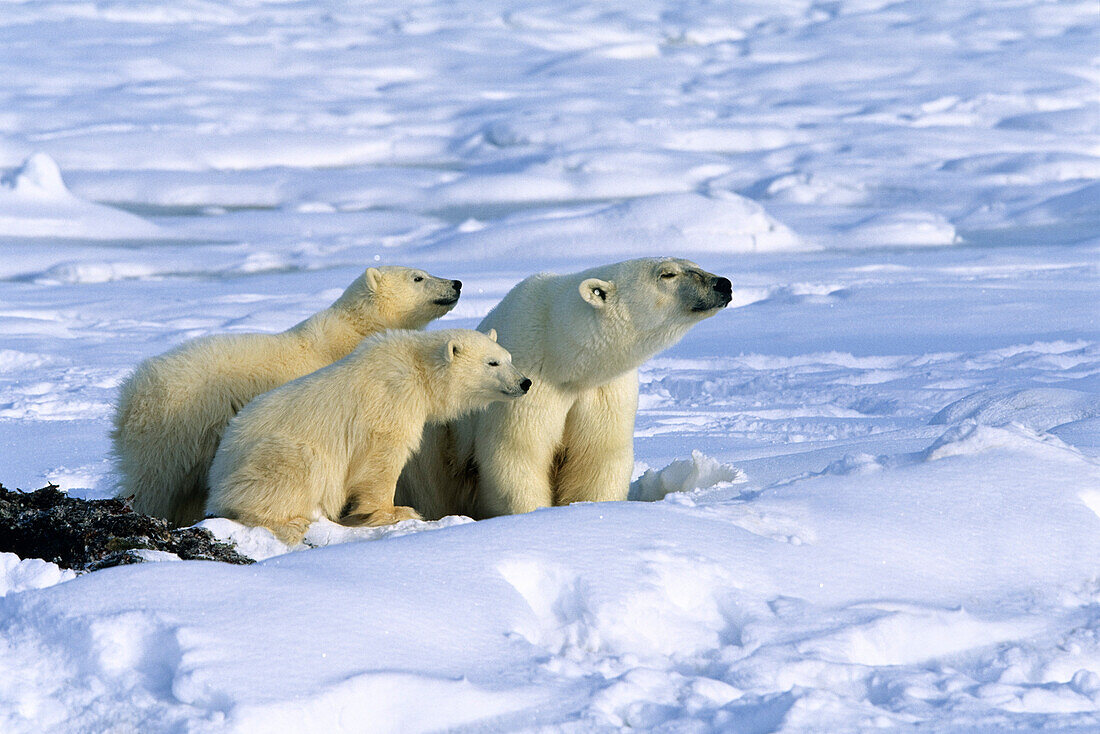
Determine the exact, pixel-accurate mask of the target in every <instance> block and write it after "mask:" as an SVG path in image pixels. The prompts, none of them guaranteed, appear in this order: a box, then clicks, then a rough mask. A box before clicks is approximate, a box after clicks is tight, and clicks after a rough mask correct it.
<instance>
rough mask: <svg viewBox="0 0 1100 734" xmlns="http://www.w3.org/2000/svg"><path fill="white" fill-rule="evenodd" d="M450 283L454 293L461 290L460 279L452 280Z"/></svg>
mask: <svg viewBox="0 0 1100 734" xmlns="http://www.w3.org/2000/svg"><path fill="white" fill-rule="evenodd" d="M451 285H453V286H454V289H455V293H458V292H459V291H461V290H462V281H461V280H452V281H451Z"/></svg>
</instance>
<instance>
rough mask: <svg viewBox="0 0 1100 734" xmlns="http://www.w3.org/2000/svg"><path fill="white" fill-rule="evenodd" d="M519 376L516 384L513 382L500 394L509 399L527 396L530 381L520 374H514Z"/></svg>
mask: <svg viewBox="0 0 1100 734" xmlns="http://www.w3.org/2000/svg"><path fill="white" fill-rule="evenodd" d="M516 374H517V375H518V376H519V381H518V382H513V383H512V384H511V385H510V386H509V387H507V388H506V389H504V390H501V392H502V393H503V394H505V395H507V396H508V397H510V398H520V397H523V396H524V395H526V394H527V391H528V390H530V389H531V384H532V383H531V379H530V378H528V377H524V376H523V375H522V374H520V373H518V372H517V373H516Z"/></svg>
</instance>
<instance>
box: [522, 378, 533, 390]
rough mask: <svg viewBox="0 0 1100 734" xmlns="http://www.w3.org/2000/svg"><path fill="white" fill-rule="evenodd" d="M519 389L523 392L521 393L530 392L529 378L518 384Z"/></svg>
mask: <svg viewBox="0 0 1100 734" xmlns="http://www.w3.org/2000/svg"><path fill="white" fill-rule="evenodd" d="M519 389H520V390H523V392H527V391H528V390H530V389H531V378H529V377H524V378H523V382H521V383H519Z"/></svg>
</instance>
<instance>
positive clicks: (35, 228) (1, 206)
mask: <svg viewBox="0 0 1100 734" xmlns="http://www.w3.org/2000/svg"><path fill="white" fill-rule="evenodd" d="M0 231H3V233H4V235H5V236H8V237H64V238H84V239H97V240H101V239H159V238H163V237H164V236H165V234H164V232H163V231H162V230H161V229H160V227H157V226H156V225H154V224H152V223H151V222H147V221H146V220H144V219H142V218H141V217H137V216H134V215H133V214H128V213H126V212H123V211H119V210H118V209H113V208H111V207H108V206H103V205H100V204H93V203H91V202H87V201H84V200H82V199H78V198H77V197H76V196H74V195H73V194H72V193H71V192H70V191H69V190H68V189H67V188H66V187H65V182H64V181H63V180H62V178H61V170H60V169H59V168H58V167H57V164H56V163H54V161H53V159H52V158H50V157H49V156H48V155H46V154H45V153H35V154H34V155H32V156H31V157H30V158H28V159H27V160H26V161H24V163H23V165H22V166H21V167H19V168H18V169H16V170H15V171H13V172H12V173H11V174H9V175H8V176H5V177H4V178H3V179H2V180H0Z"/></svg>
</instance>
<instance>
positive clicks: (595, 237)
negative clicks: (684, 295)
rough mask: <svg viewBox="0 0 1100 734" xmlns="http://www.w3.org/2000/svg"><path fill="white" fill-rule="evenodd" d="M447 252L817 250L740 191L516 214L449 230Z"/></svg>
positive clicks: (608, 255) (640, 254)
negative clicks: (470, 228) (485, 224)
mask: <svg viewBox="0 0 1100 734" xmlns="http://www.w3.org/2000/svg"><path fill="white" fill-rule="evenodd" d="M449 244H450V247H449V248H446V249H445V250H444V251H446V252H448V253H449V255H451V256H453V255H455V254H478V255H480V256H482V257H485V256H493V257H506V256H516V255H523V256H528V255H530V254H531V253H539V254H543V255H552V254H555V253H562V252H563V251H568V252H570V253H573V252H575V251H577V250H579V251H582V252H584V253H585V255H586V256H589V257H593V258H596V257H600V258H605V259H606V258H621V257H622V255H623V253H624V252H629V253H630V254H631V256H633V257H644V256H647V255H651V256H659V255H668V254H669V253H677V254H683V255H685V256H689V257H690V256H692V255H693V254H716V253H747V252H790V251H806V250H811V249H814V248H813V247H811V246H810V245H808V244H807V243H806V242H804V241H803V240H801V239H800V238H799V237H798V236H797V235H796V234H795V233H794V232H792V231H791V230H790V229H789V228H787V227H786V226H785V225H783V224H782V223H780V222H779V221H777V220H776V219H774V218H773V217H772V216H771V215H769V214H768V213H767V212H766V211H765V210H764V208H763V207H762V206H761V205H760V204H758V203H756V202H755V201H752V200H751V199H746V198H744V197H741V196H738V195H736V194H732V193H729V192H723V193H721V194H718V195H716V196H703V195H701V194H696V193H676V194H658V195H654V196H644V197H640V198H635V199H630V200H628V201H623V202H618V203H615V204H600V205H592V206H585V207H575V208H572V209H569V210H562V209H554V210H540V211H537V212H524V213H521V214H514V215H512V216H511V217H508V218H506V219H504V220H503V221H501V222H500V223H499V224H498V225H496V226H493V227H489V228H485V229H477V230H476V231H462V229H459V230H458V231H457V232H456V233H455V234H453V235H452V239H451V241H450V243H449Z"/></svg>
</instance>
